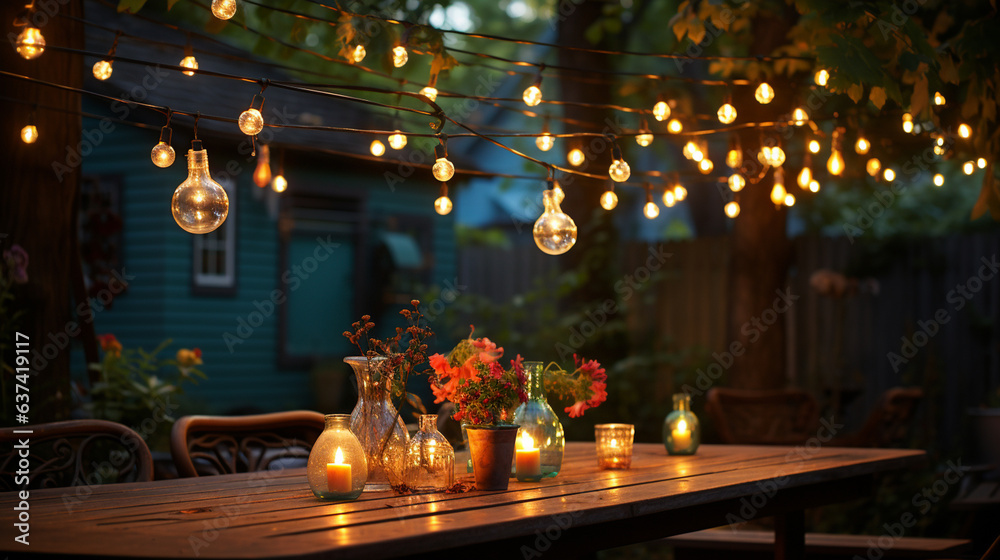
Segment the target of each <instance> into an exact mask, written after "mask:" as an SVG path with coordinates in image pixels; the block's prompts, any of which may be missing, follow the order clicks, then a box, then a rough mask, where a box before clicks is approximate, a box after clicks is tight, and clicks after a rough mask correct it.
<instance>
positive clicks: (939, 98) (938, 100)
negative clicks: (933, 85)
mask: <svg viewBox="0 0 1000 560" xmlns="http://www.w3.org/2000/svg"><path fill="white" fill-rule="evenodd" d="M947 102H948V101H947V100H946V99H945V98H944V96H943V95H941V92H940V91H935V92H934V104H935V105H944V104H945V103H947Z"/></svg>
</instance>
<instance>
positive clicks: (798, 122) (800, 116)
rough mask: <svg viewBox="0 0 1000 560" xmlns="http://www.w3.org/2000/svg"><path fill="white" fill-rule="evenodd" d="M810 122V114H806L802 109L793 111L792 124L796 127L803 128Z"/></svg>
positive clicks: (798, 108)
mask: <svg viewBox="0 0 1000 560" xmlns="http://www.w3.org/2000/svg"><path fill="white" fill-rule="evenodd" d="M807 122H809V113H807V112H806V110H805V109H803V108H802V107H796V108H795V110H794V111H792V124H794V125H795V126H802V125H804V124H806V123H807Z"/></svg>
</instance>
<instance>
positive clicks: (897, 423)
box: [830, 387, 924, 447]
mask: <svg viewBox="0 0 1000 560" xmlns="http://www.w3.org/2000/svg"><path fill="white" fill-rule="evenodd" d="M923 398H924V391H923V389H920V388H917V387H893V388H891V389H888V390H887V391H886V392H885V393H882V397H881V398H879V400H878V403H876V404H875V408H873V409H872V411H871V413H870V414H869V415H868V419H867V420H866V421H865V424H864V426H862V427H861V429H860V430H858V431H857V432H855V433H852V434H847V435H845V436H844V437H842V438H836V439H834V441H832V442H830V444H831V445H837V446H845V447H891V446H893V445H898V444H900V443H903V442H905V441H906V437H907V435H908V434H909V433H910V428H911V425H912V424H913V422H912V420H913V416H914V414H915V413H916V410H917V405H919V404H920V400H921V399H923Z"/></svg>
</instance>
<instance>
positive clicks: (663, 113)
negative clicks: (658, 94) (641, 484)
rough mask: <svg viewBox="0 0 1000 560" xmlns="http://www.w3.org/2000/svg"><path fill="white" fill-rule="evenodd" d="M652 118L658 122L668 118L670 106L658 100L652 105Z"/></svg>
mask: <svg viewBox="0 0 1000 560" xmlns="http://www.w3.org/2000/svg"><path fill="white" fill-rule="evenodd" d="M653 118H655V119H656V120H658V121H663V120H664V119H669V118H670V105H668V104H667V102H666V101H664V100H663V99H662V98H660V99H658V100H657V101H656V103H655V104H654V105H653Z"/></svg>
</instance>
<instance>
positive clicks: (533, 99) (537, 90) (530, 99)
mask: <svg viewBox="0 0 1000 560" xmlns="http://www.w3.org/2000/svg"><path fill="white" fill-rule="evenodd" d="M521 99H524V104H525V105H527V106H528V107H534V106H536V105H538V104H539V103H541V102H542V72H541V71H540V70H539V72H538V75H537V76H535V81H534V83H532V84H531V85H530V86H528V87H527V88H525V90H524V93H523V94H521Z"/></svg>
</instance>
